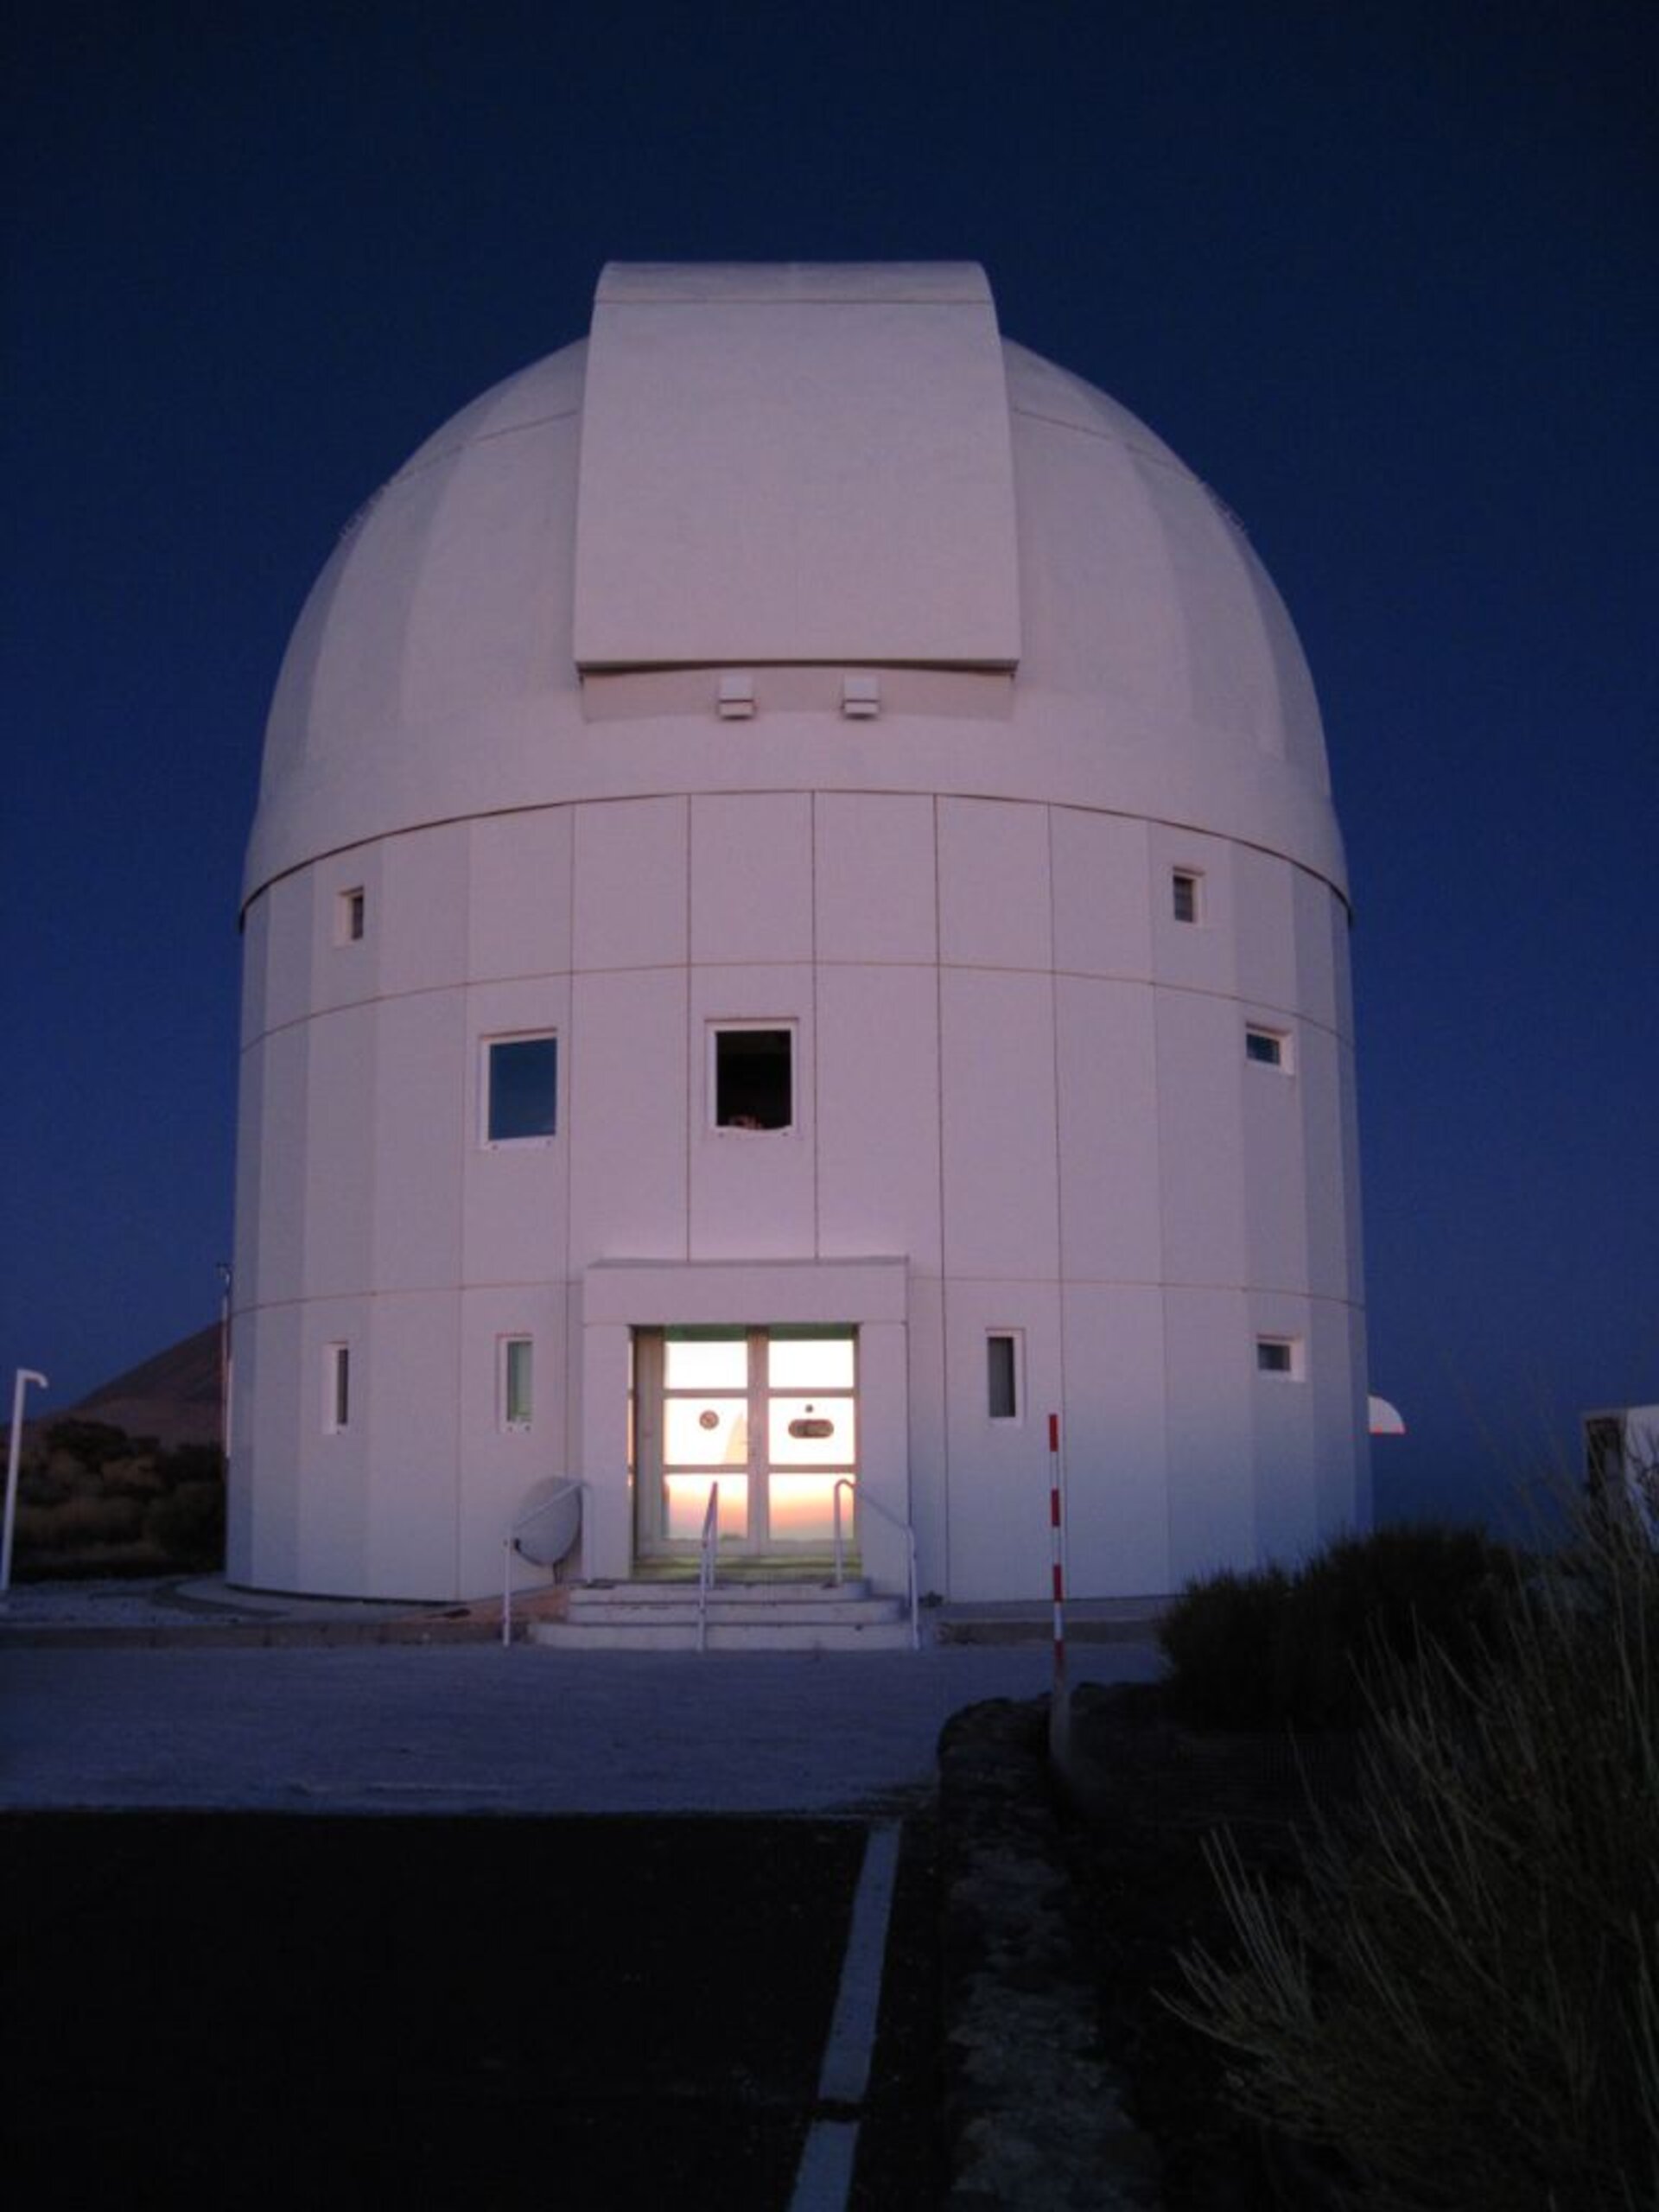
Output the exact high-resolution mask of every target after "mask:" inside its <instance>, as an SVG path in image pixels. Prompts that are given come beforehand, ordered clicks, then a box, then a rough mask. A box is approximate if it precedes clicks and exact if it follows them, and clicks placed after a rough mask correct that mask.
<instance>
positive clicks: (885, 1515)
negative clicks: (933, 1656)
mask: <svg viewBox="0 0 1659 2212" xmlns="http://www.w3.org/2000/svg"><path fill="white" fill-rule="evenodd" d="M844 1490H850V1491H855V1492H856V1493H857V1500H858V1510H859V1511H860V1512H862V1511H863V1510H865V1508H866V1507H867V1506H868V1509H869V1510H870V1511H871V1512H872V1513H879V1514H880V1516H881V1518H882V1519H883V1520H884V1521H886V1522H889V1523H890V1524H891V1525H892V1527H893V1528H895V1529H898V1531H899V1535H901V1536H903V1538H904V1540H905V1597H906V1602H907V1603H908V1605H909V1607H910V1648H911V1649H912V1651H919V1650H920V1649H921V1648H922V1613H921V1600H920V1598H919V1596H918V1589H917V1580H916V1531H915V1530H914V1529H912V1527H911V1525H910V1523H909V1522H908V1521H901V1520H900V1519H899V1516H898V1515H897V1514H896V1513H895V1512H893V1510H892V1509H891V1508H890V1507H888V1506H886V1505H883V1504H882V1503H881V1502H880V1499H879V1498H874V1497H871V1496H870V1494H869V1492H868V1491H867V1490H866V1489H865V1488H864V1486H863V1484H861V1483H858V1482H855V1480H854V1478H852V1476H851V1475H841V1476H838V1477H837V1478H836V1487H835V1491H834V1493H833V1495H834V1501H835V1513H836V1589H837V1590H839V1589H840V1587H841V1586H842V1580H843V1577H844V1573H845V1568H846V1563H847V1560H846V1549H845V1547H844V1545H843V1543H842V1535H841V1493H842V1491H844Z"/></svg>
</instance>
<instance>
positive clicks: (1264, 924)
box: [1233, 845, 1299, 1007]
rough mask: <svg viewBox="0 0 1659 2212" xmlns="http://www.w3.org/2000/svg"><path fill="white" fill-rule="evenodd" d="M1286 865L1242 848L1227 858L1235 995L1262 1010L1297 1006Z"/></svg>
mask: <svg viewBox="0 0 1659 2212" xmlns="http://www.w3.org/2000/svg"><path fill="white" fill-rule="evenodd" d="M1294 874H1295V871H1294V869H1293V868H1292V867H1291V865H1290V863H1289V862H1288V861H1283V860H1281V859H1280V858H1279V856H1278V855H1277V854H1275V853H1259V852H1255V851H1254V850H1253V849H1251V848H1250V847H1249V846H1248V845H1241V846H1239V847H1237V848H1236V850H1235V852H1234V855H1233V911H1234V915H1235V931H1236V944H1237V968H1238V995H1239V996H1240V997H1241V998H1243V999H1254V1000H1255V1001H1259V1002H1260V1003H1262V1004H1263V1005H1266V1006H1273V1007H1295V1006H1297V1005H1298V1003H1299V1001H1298V999H1297V984H1298V961H1297V946H1296V906H1295V891H1294Z"/></svg>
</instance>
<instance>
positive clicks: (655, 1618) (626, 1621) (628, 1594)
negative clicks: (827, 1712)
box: [529, 1581, 910, 1651]
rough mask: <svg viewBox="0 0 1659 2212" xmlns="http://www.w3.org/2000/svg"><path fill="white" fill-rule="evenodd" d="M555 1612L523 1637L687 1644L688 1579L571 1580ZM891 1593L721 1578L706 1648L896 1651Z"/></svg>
mask: <svg viewBox="0 0 1659 2212" xmlns="http://www.w3.org/2000/svg"><path fill="white" fill-rule="evenodd" d="M567 1595H568V1605H567V1608H566V1612H565V1617H564V1618H563V1620H544V1621H532V1622H531V1625H530V1629H529V1641H530V1642H531V1643H546V1644H552V1645H554V1646H556V1647H560V1648H563V1649H565V1650H567V1651H569V1650H579V1651H695V1650H696V1648H697V1586H696V1583H695V1582H665V1581H652V1582H608V1583H607V1582H575V1583H571V1584H570V1585H569V1587H568V1592H567ZM909 1647H910V1619H909V1616H908V1614H907V1613H906V1608H905V1604H904V1600H903V1599H900V1598H886V1597H877V1596H874V1594H873V1593H872V1592H871V1590H870V1586H869V1584H868V1582H864V1581H848V1582H843V1583H842V1584H841V1585H840V1586H839V1587H837V1586H836V1585H835V1584H834V1583H831V1582H781V1581H767V1582H721V1583H718V1584H716V1586H715V1589H714V1590H713V1591H712V1592H711V1593H710V1595H709V1626H708V1640H707V1646H706V1648H707V1649H709V1650H710V1651H904V1650H907V1649H909Z"/></svg>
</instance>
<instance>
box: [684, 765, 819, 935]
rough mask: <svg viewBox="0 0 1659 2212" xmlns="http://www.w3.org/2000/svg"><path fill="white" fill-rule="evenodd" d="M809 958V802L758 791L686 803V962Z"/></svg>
mask: <svg viewBox="0 0 1659 2212" xmlns="http://www.w3.org/2000/svg"><path fill="white" fill-rule="evenodd" d="M691 957H692V959H693V960H694V961H698V962H703V961H711V962H712V961H718V962H733V961H749V962H753V961H768V960H785V961H802V960H810V958H811V957H812V802H811V799H810V797H809V796H808V794H807V793H806V792H804V791H764V792H758V793H744V794H741V795H739V796H736V797H718V798H694V799H693V800H692V802H691Z"/></svg>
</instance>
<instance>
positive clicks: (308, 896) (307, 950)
mask: <svg viewBox="0 0 1659 2212" xmlns="http://www.w3.org/2000/svg"><path fill="white" fill-rule="evenodd" d="M315 874H316V871H315V868H301V869H298V870H297V871H296V873H295V874H292V875H285V876H282V877H280V878H279V879H278V880H277V882H275V883H273V884H272V885H271V886H270V889H269V890H268V891H266V892H265V893H264V894H263V897H264V905H265V907H266V910H267V914H268V917H269V918H268V923H267V935H266V958H265V1007H264V1026H265V1028H266V1030H267V1031H268V1032H269V1031H271V1030H276V1029H283V1028H285V1027H287V1026H288V1025H289V1023H290V1022H294V1021H302V1020H304V1018H305V1016H306V1015H307V1014H309V1013H310V1011H311V991H312V969H313V967H314V965H315V953H316V948H315V945H314V944H313V943H312V941H311V938H312V922H311V908H312V891H313V887H314V880H315Z"/></svg>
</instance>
